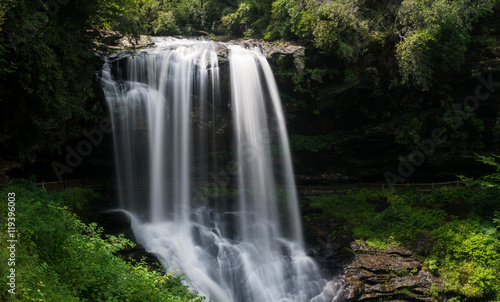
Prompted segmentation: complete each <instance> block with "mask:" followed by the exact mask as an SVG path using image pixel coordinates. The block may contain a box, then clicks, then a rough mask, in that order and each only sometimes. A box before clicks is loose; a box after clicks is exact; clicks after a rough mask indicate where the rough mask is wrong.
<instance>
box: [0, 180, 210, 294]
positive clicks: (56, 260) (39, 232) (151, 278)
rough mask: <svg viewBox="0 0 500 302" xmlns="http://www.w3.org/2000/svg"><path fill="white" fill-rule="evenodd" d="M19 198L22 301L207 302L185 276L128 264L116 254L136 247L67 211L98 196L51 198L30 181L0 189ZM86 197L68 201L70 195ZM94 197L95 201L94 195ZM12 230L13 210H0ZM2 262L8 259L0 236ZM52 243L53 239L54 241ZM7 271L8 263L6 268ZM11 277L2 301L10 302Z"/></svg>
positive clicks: (18, 272)
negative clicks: (189, 286)
mask: <svg viewBox="0 0 500 302" xmlns="http://www.w3.org/2000/svg"><path fill="white" fill-rule="evenodd" d="M8 192H14V193H15V194H16V211H15V214H16V216H15V218H16V230H17V233H16V235H17V238H18V244H17V245H16V285H17V296H18V297H19V301H21V300H22V301H88V300H92V301H203V300H204V298H203V297H199V296H197V295H196V293H195V292H193V291H191V290H189V289H187V288H186V286H185V285H184V279H183V277H182V276H180V275H177V274H175V273H171V272H159V271H150V270H149V269H148V265H147V264H146V263H144V262H139V263H132V264H131V263H128V262H126V261H125V260H123V259H121V258H119V257H117V256H116V255H115V253H116V252H118V251H119V250H121V249H124V248H127V247H131V246H133V245H134V243H132V242H131V241H129V240H127V239H125V238H124V237H123V236H121V235H120V236H111V235H104V234H103V229H102V228H100V227H98V226H97V225H96V224H95V223H91V224H85V223H83V222H81V221H80V220H79V218H78V217H76V216H75V215H74V214H72V213H71V212H69V211H68V209H67V208H66V207H63V205H64V204H67V203H70V204H72V203H75V200H78V199H80V200H79V202H80V201H82V200H81V199H82V198H83V196H89V197H91V198H93V197H95V196H94V194H90V193H88V192H86V190H83V189H73V190H72V191H68V192H66V193H61V194H55V196H53V195H49V194H47V193H46V192H45V191H43V190H41V189H37V188H36V187H35V186H34V185H33V184H32V183H31V184H30V183H29V182H25V181H22V182H16V183H15V184H14V185H11V186H7V187H5V188H3V189H2V190H0V195H1V196H2V198H4V199H7V193H8ZM71 192H73V193H76V194H77V195H81V196H79V197H76V198H75V200H71V201H67V200H66V199H67V198H68V197H69V196H70V193H71ZM90 195H92V196H90ZM0 214H1V217H2V225H1V227H2V229H5V228H6V219H3V218H4V217H6V214H7V207H2V208H1V209H0ZM0 239H1V243H0V246H1V250H0V258H2V259H6V258H8V255H7V254H8V250H7V248H6V246H5V244H6V242H7V241H6V238H5V233H4V232H1V233H0ZM48 239H50V240H48ZM0 267H1V270H2V272H4V271H6V269H8V267H7V261H2V262H1V263H0ZM5 278H6V275H3V276H2V278H1V279H2V282H1V284H0V299H1V300H2V301H4V300H5V301H8V300H7V299H8V296H7V295H10V294H8V293H7V288H6V286H7V285H6V283H7V282H6V280H5Z"/></svg>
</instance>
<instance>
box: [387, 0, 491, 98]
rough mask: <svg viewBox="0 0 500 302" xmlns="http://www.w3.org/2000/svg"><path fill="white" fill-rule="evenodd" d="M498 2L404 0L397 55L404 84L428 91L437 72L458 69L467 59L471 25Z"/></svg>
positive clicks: (399, 18) (399, 11)
mask: <svg viewBox="0 0 500 302" xmlns="http://www.w3.org/2000/svg"><path fill="white" fill-rule="evenodd" d="M495 2H496V1H489V0H481V1H464V0H453V1H448V0H434V1H430V0H405V1H403V2H402V3H401V6H400V7H399V10H398V14H397V17H398V23H399V24H400V25H399V28H400V29H399V31H398V32H399V34H400V37H401V41H400V43H399V44H398V45H397V49H396V52H397V58H398V60H399V66H400V71H401V75H402V82H403V83H410V84H412V85H414V86H417V87H421V88H422V89H423V90H428V89H430V87H431V86H432V84H433V80H434V78H435V76H436V73H448V72H450V71H457V70H459V69H460V67H461V64H462V63H463V62H464V60H465V52H466V51H467V43H468V42H469V40H470V30H471V28H472V24H473V23H474V22H476V21H477V20H478V19H479V18H480V17H481V16H484V15H486V14H489V13H491V12H492V8H493V5H494V3H495Z"/></svg>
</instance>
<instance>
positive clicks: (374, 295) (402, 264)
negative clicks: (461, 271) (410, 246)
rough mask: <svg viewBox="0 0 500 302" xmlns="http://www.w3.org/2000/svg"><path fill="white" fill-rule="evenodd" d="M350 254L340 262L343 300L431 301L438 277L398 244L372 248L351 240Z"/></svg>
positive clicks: (438, 285) (437, 283)
mask: <svg viewBox="0 0 500 302" xmlns="http://www.w3.org/2000/svg"><path fill="white" fill-rule="evenodd" d="M350 248H351V250H352V252H353V253H354V255H353V257H352V258H351V259H350V260H348V261H347V262H345V263H344V264H343V267H342V269H343V271H344V280H345V281H344V282H345V286H346V293H347V294H346V301H375V300H377V301H378V299H382V300H383V301H429V302H430V301H435V299H434V298H433V297H431V292H432V290H431V289H432V288H433V287H434V288H436V289H437V288H438V287H440V282H439V280H438V278H436V277H434V276H433V275H432V274H431V273H430V272H428V271H426V270H425V269H423V267H422V264H421V263H420V262H419V261H417V260H416V259H415V258H413V257H412V254H411V252H409V251H408V250H405V249H402V248H386V249H382V250H381V249H376V248H373V247H370V246H368V245H367V244H366V243H365V242H362V241H361V242H353V243H352V244H351V246H350Z"/></svg>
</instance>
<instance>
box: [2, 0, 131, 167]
mask: <svg viewBox="0 0 500 302" xmlns="http://www.w3.org/2000/svg"><path fill="white" fill-rule="evenodd" d="M132 2H133V1H132V0H113V1H104V0H100V1H95V0H71V1H70V0H59V1H38V0H17V1H15V2H14V1H11V2H7V3H6V4H5V6H4V7H3V9H2V12H3V13H4V14H5V20H3V21H2V22H4V23H3V26H2V29H3V30H2V31H1V32H0V43H1V44H0V45H1V47H0V51H1V52H2V61H1V64H2V65H1V66H2V67H1V68H2V69H1V70H2V74H3V75H4V77H5V72H4V70H5V66H15V69H13V68H10V69H9V72H10V73H9V74H8V76H7V77H6V78H5V80H2V82H1V83H0V99H1V102H0V146H2V148H0V149H1V150H2V151H1V153H0V157H10V159H13V160H17V161H20V162H30V161H34V160H35V158H36V156H37V154H38V153H39V152H51V151H55V150H58V149H59V148H60V147H61V146H62V145H63V144H64V143H65V142H66V141H67V140H68V139H69V138H71V137H75V136H77V135H78V134H79V131H80V125H81V123H83V122H92V121H97V119H98V118H99V117H100V116H101V115H102V109H101V108H103V107H104V106H101V105H100V104H99V103H98V102H99V101H100V99H99V98H97V95H98V93H100V87H98V85H97V82H96V81H95V72H96V70H97V69H98V68H99V67H100V65H101V64H102V61H101V60H100V59H99V58H98V57H97V56H96V55H95V44H94V42H93V41H94V39H95V34H94V33H93V32H92V31H91V29H93V28H102V27H105V26H106V25H107V24H111V23H113V22H116V18H117V16H118V14H119V13H120V12H121V11H123V10H126V9H127V7H126V5H129V4H133V3H132Z"/></svg>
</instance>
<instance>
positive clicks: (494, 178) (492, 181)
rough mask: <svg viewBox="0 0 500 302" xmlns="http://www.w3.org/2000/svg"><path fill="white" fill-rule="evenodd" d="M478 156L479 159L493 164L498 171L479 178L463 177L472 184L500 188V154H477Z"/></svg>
mask: <svg viewBox="0 0 500 302" xmlns="http://www.w3.org/2000/svg"><path fill="white" fill-rule="evenodd" d="M477 157H478V161H480V162H482V163H484V164H487V165H490V166H493V167H494V168H495V170H496V171H495V172H493V173H491V174H488V175H485V176H483V177H481V178H480V179H477V180H474V179H473V178H467V177H465V176H461V179H462V180H463V181H466V182H468V183H470V184H471V185H480V186H482V187H488V188H500V163H499V162H498V160H499V159H500V156H499V155H495V154H492V155H491V156H484V155H477Z"/></svg>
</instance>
